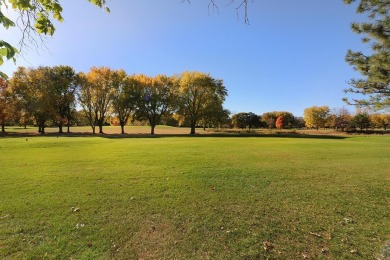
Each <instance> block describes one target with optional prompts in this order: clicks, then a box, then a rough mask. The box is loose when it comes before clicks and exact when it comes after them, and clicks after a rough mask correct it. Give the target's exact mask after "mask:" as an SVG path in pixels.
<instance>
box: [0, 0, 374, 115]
mask: <svg viewBox="0 0 390 260" xmlns="http://www.w3.org/2000/svg"><path fill="white" fill-rule="evenodd" d="M229 1H230V0H220V1H218V3H219V14H218V13H217V12H214V13H213V10H210V11H209V10H208V0H202V1H200V0H192V1H191V4H186V3H184V4H181V1H180V0H164V1H161V0H159V1H157V0H142V1H141V0H138V1H136V0H112V1H109V2H108V4H109V7H110V9H111V13H109V14H108V13H105V12H104V11H103V10H101V9H98V8H96V7H94V6H92V5H91V4H89V3H88V2H87V1H86V0H84V1H80V0H66V1H61V2H62V4H63V7H64V18H65V21H64V22H63V23H62V24H58V26H57V31H56V34H55V35H54V37H52V38H50V39H48V40H47V42H46V45H47V48H48V50H45V49H41V48H40V49H38V50H36V49H32V50H30V51H28V52H27V53H26V55H25V58H24V59H23V58H20V57H19V58H18V61H17V65H18V66H28V67H36V66H40V65H48V66H54V65H60V64H63V65H70V66H72V67H74V68H75V70H76V71H84V72H86V71H88V70H89V68H90V67H91V66H109V67H111V68H115V69H119V68H123V69H125V70H126V71H127V72H128V73H129V74H132V73H144V74H147V75H156V74H160V73H165V74H168V75H172V74H175V73H180V72H182V71H185V70H198V71H202V72H207V73H210V74H211V75H212V76H214V77H215V78H221V79H223V80H224V83H225V86H226V88H227V89H228V92H229V96H228V98H227V100H226V102H225V107H226V108H228V109H230V110H231V111H232V112H255V113H257V114H262V113H263V112H268V111H274V110H285V111H290V112H292V113H293V114H294V115H296V116H301V115H302V114H303V110H304V108H306V107H309V106H313V105H328V106H329V107H330V108H335V107H338V108H340V107H342V106H345V104H344V103H343V101H342V100H341V99H342V98H343V97H345V96H346V95H345V94H344V92H343V90H344V89H345V88H347V87H348V84H347V83H346V81H348V80H349V79H350V78H353V77H356V76H358V74H357V73H356V72H354V71H353V69H352V67H350V66H349V65H348V64H347V63H346V62H345V61H344V57H345V54H346V52H347V50H348V49H350V48H351V49H354V50H365V48H367V47H366V46H364V45H363V44H361V41H360V37H359V36H358V35H356V34H354V33H353V32H352V31H351V30H350V24H351V22H353V21H356V20H361V19H362V16H360V15H357V14H356V13H355V7H354V6H346V5H344V4H343V2H342V0H326V1H324V0H299V1H291V0H281V1H273V0H254V2H253V3H251V4H250V6H249V19H250V20H249V21H250V25H246V24H244V20H243V17H242V12H241V13H240V14H241V18H239V19H237V15H236V11H235V4H234V3H233V4H232V5H231V6H226V3H228V2H229ZM236 1H238V0H236ZM11 15H12V14H11ZM363 18H364V16H363ZM1 34H2V37H4V39H11V41H12V43H14V44H15V45H16V44H17V42H18V40H19V37H20V34H19V31H18V29H13V30H9V31H6V32H4V30H3V29H1ZM1 69H2V70H3V71H5V72H6V73H8V74H10V75H11V74H12V72H13V71H14V70H15V69H16V66H15V65H13V64H12V63H11V62H7V63H6V64H5V65H3V66H2V68H1ZM351 110H353V109H352V108H351Z"/></svg>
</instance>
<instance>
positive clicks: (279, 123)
mask: <svg viewBox="0 0 390 260" xmlns="http://www.w3.org/2000/svg"><path fill="white" fill-rule="evenodd" d="M285 125H286V123H285V120H284V116H280V117H278V118H277V119H276V122H275V126H276V128H278V129H283V128H284V127H285Z"/></svg>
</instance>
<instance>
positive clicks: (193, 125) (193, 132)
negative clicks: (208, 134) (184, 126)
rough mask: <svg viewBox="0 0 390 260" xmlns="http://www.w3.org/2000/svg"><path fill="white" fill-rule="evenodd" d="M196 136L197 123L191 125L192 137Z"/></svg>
mask: <svg viewBox="0 0 390 260" xmlns="http://www.w3.org/2000/svg"><path fill="white" fill-rule="evenodd" d="M194 134H195V123H191V132H190V135H194Z"/></svg>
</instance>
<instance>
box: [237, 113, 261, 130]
mask: <svg viewBox="0 0 390 260" xmlns="http://www.w3.org/2000/svg"><path fill="white" fill-rule="evenodd" d="M232 123H233V125H234V127H236V128H242V129H244V128H247V127H248V129H249V131H250V130H251V129H252V128H255V127H259V126H260V117H259V116H258V115H256V114H255V113H252V112H249V113H246V112H241V113H237V114H235V115H233V116H232Z"/></svg>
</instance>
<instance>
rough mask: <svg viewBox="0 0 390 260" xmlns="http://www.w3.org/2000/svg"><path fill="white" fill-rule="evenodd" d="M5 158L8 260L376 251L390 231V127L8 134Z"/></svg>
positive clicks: (1, 173)
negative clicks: (335, 132) (343, 134)
mask: <svg viewBox="0 0 390 260" xmlns="http://www.w3.org/2000/svg"><path fill="white" fill-rule="evenodd" d="M156 132H157V133H158V129H157V130H156ZM0 155H1V156H0V196H1V199H0V258H1V259H21V258H22V259H23V258H31V259H37V258H40V259H42V258H47V259H52V258H58V259H69V258H72V259H107V258H116V259H174V258H177V259H223V258H225V259H266V258H270V259H304V258H308V259H310V258H323V259H351V258H354V259H375V258H377V257H380V255H381V252H383V250H384V248H385V247H386V245H387V244H388V243H389V242H390V136H369V137H367V136H354V137H348V138H334V139H331V138H328V139H321V138H319V137H318V138H287V137H286V138H274V137H196V138H191V137H162V138H110V137H108V136H97V137H59V138H56V137H55V136H49V137H47V136H46V137H45V136H42V137H38V136H37V137H12V136H10V137H2V138H1V137H0ZM388 247H390V246H388ZM388 247H386V248H388Z"/></svg>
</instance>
